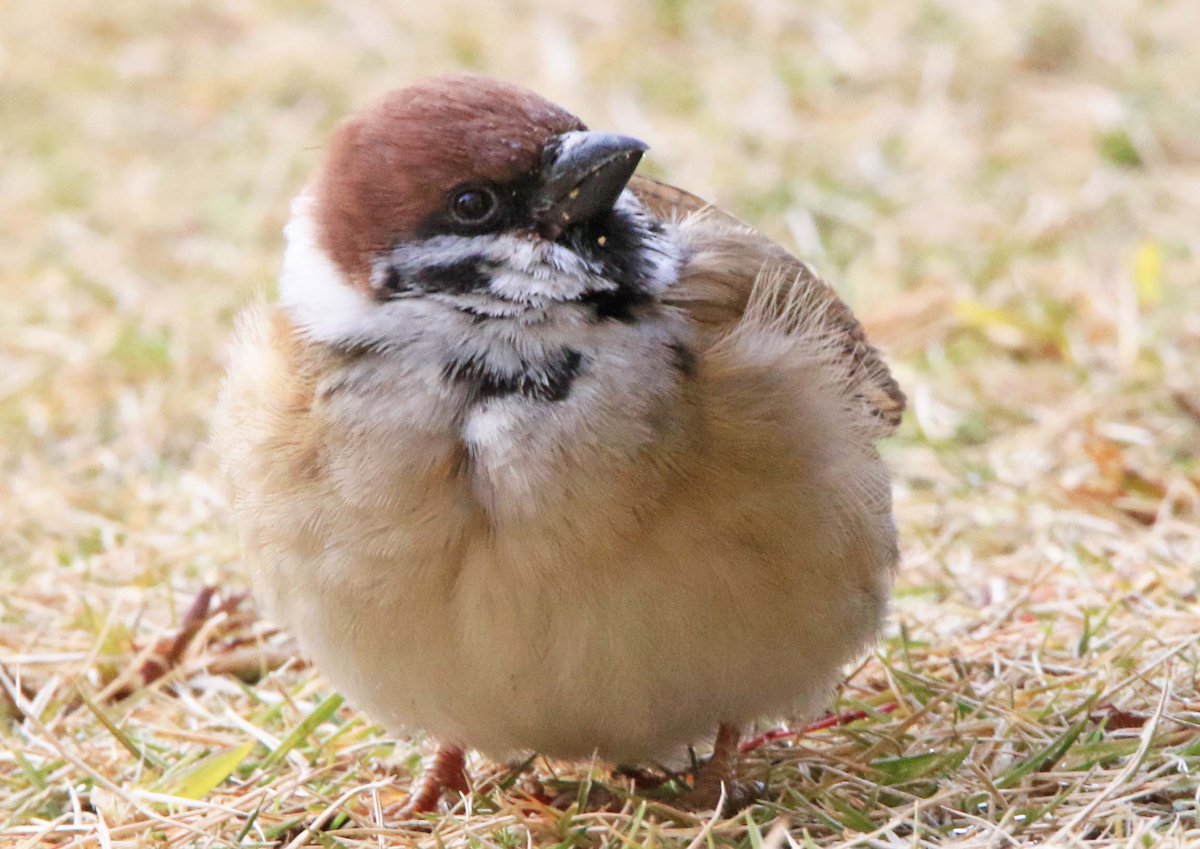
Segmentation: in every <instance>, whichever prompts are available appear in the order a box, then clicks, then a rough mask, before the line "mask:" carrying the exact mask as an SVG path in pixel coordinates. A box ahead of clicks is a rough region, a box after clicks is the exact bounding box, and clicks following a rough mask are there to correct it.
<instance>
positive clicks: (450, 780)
mask: <svg viewBox="0 0 1200 849" xmlns="http://www.w3.org/2000/svg"><path fill="white" fill-rule="evenodd" d="M468 790H470V787H469V786H468V784H467V761H466V754H465V753H464V752H463V750H462V749H460V748H459V747H458V746H438V750H437V751H436V752H435V753H434V755H433V760H432V761H430V762H429V765H428V766H427V767H425V773H424V774H423V775H422V776H421V781H420V783H418V784H417V785H416V786H415V787H414V788H413V789H412V792H411V793H409V796H408V801H407V802H405V803H404V804H403V805H402V806H401V807H400V808H399V810H398V811H397V812H396V813H397V814H399V815H400V816H410V815H412V814H426V813H429V812H430V811H434V810H437V804H438V801H439V800H440V799H441V798H442V796H443V795H444V794H445V793H446V791H452V792H455V793H466V792H468Z"/></svg>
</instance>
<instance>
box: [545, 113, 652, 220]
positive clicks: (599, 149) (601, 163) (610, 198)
mask: <svg viewBox="0 0 1200 849" xmlns="http://www.w3.org/2000/svg"><path fill="white" fill-rule="evenodd" d="M646 148H647V145H646V143H645V142H640V141H638V140H637V139H631V138H630V137H629V136H618V135H613V134H612V133H589V132H583V131H577V132H571V133H563V134H562V135H560V136H557V137H555V138H554V139H553V140H552V141H551V142H550V144H549V145H547V147H546V152H545V154H544V155H543V159H542V179H541V185H540V186H539V187H538V189H537V191H536V192H535V193H534V196H533V201H532V204H531V207H530V209H531V211H532V212H533V220H534V221H535V222H537V225H538V229H539V230H540V231H541V233H542V235H543V236H545V237H546V238H547V239H556V238H558V235H559V233H561V232H562V231H563V230H564V229H566V228H567V227H569V226H571V225H572V224H574V223H575V222H577V221H586V220H588V219H589V218H591V217H593V216H595V215H599V214H600V213H602V212H605V211H607V210H609V209H612V207H613V204H614V203H616V202H617V198H618V197H619V196H620V194H621V191H622V189H624V188H625V184H626V183H628V182H629V178H630V177H632V176H633V172H634V171H635V170H636V169H637V167H638V162H640V161H641V158H642V154H643V153H644V152H645V151H646Z"/></svg>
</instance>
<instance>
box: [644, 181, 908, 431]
mask: <svg viewBox="0 0 1200 849" xmlns="http://www.w3.org/2000/svg"><path fill="white" fill-rule="evenodd" d="M629 185H630V188H631V189H632V190H633V192H634V194H636V195H637V196H638V198H639V199H640V200H641V201H642V203H644V204H645V205H646V206H647V208H649V210H650V211H651V212H652V213H654V214H655V215H656V216H658V217H659V218H662V219H664V220H667V221H676V222H680V223H681V228H682V229H686V230H688V231H689V233H688V235H689V236H690V237H691V238H690V239H689V241H690V242H691V243H692V245H693V246H694V247H697V248H699V253H700V255H699V256H697V257H694V258H693V261H691V262H689V263H688V264H687V266H686V267H685V268H684V271H683V273H682V275H681V277H680V280H679V282H678V283H676V285H674V286H672V287H671V289H669V290H668V292H667V293H666V294H665V295H664V300H665V301H666V302H668V303H671V304H673V305H675V306H678V307H680V308H682V309H684V310H686V311H687V312H688V313H689V314H690V315H691V316H692V318H693V320H694V321H695V322H696V323H697V325H699V327H700V329H701V331H702V332H703V333H705V334H706V335H708V337H709V338H710V339H712V340H714V341H715V340H716V339H718V338H720V337H722V336H724V335H726V334H728V333H729V332H732V331H733V330H735V329H737V328H738V326H739V325H740V324H742V323H743V322H744V321H746V320H748V308H750V307H751V304H752V301H753V308H751V309H750V310H749V312H751V313H754V314H755V315H754V320H756V321H766V322H767V323H770V324H772V325H774V326H775V327H784V328H790V329H791V330H792V332H800V331H801V329H802V328H811V326H812V321H813V318H814V316H818V317H819V318H818V320H819V321H820V323H821V325H822V328H821V330H822V332H823V334H825V335H828V336H829V337H830V339H831V341H832V342H833V343H834V345H835V347H836V350H837V351H838V356H839V357H840V358H842V359H843V360H844V362H845V363H846V365H847V366H848V370H849V375H850V377H851V379H852V382H853V383H854V386H855V395H856V396H857V397H858V398H859V399H860V400H861V401H862V402H863V403H865V404H866V406H867V409H868V410H869V411H870V413H871V414H872V416H873V417H875V418H876V419H877V420H878V421H879V422H880V423H881V424H882V425H884V430H885V432H886V433H891V432H894V431H895V429H896V427H897V426H898V425H899V424H900V419H901V416H902V415H903V413H904V408H905V403H906V401H905V397H904V393H903V392H902V391H901V390H900V387H899V385H898V384H897V383H896V380H895V378H894V377H892V374H891V372H890V371H889V370H888V367H887V364H886V363H885V362H884V361H883V357H882V355H881V354H880V352H879V350H878V349H877V348H875V347H874V346H873V345H871V344H870V342H868V341H867V336H866V332H865V331H864V330H863V326H862V324H860V323H859V321H858V319H857V318H855V317H854V313H853V312H851V311H850V307H848V306H847V305H846V303H845V302H844V301H842V299H841V298H839V297H838V295H837V293H836V292H835V291H834V290H833V287H832V286H830V285H829V284H828V283H826V282H825V281H824V280H822V279H821V277H820V276H819V275H818V274H817V273H816V272H815V271H813V270H812V269H811V268H809V267H808V266H807V265H805V264H804V263H803V262H802V261H800V260H799V259H797V258H796V257H794V256H792V255H791V254H790V253H788V252H787V251H786V250H784V249H783V248H782V247H780V246H779V245H777V244H775V243H774V242H772V241H771V240H770V239H768V238H767V237H766V236H764V235H763V234H761V233H759V232H758V231H757V230H754V229H753V228H751V227H749V226H748V225H746V224H744V223H743V222H741V221H739V220H738V219H737V218H735V217H734V216H732V215H730V214H729V213H727V212H725V211H723V210H721V209H718V208H717V207H714V206H713V205H712V204H710V203H708V202H706V201H704V200H703V199H701V198H699V197H697V196H696V195H693V194H691V193H690V192H685V191H683V190H682V189H677V188H675V187H674V186H669V185H667V184H666V183H661V182H659V181H657V180H654V179H651V178H649V177H643V176H641V175H638V176H635V177H634V178H633V180H632V181H631V182H630V184H629ZM696 231H699V232H696ZM766 290H769V291H766ZM763 313H766V314H765V315H764V314H763Z"/></svg>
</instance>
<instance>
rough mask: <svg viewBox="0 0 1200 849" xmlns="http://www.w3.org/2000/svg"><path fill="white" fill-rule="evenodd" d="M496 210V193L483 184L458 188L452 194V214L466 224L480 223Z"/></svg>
mask: <svg viewBox="0 0 1200 849" xmlns="http://www.w3.org/2000/svg"><path fill="white" fill-rule="evenodd" d="M495 211H496V195H495V194H494V193H493V192H492V190H491V189H487V188H484V187H482V186H467V187H466V188H462V189H456V190H455V191H454V192H453V193H451V195H450V214H451V215H453V216H454V217H455V218H456V219H457V220H459V221H461V222H463V223H464V224H479V223H480V222H482V221H486V220H487V219H488V218H489V217H490V216H491V215H492V213H493V212H495Z"/></svg>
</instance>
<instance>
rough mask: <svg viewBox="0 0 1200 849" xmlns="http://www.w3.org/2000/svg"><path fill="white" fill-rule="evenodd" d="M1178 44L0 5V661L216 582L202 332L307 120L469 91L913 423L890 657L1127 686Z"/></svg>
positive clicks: (983, 4) (908, 425) (1181, 147)
mask: <svg viewBox="0 0 1200 849" xmlns="http://www.w3.org/2000/svg"><path fill="white" fill-rule="evenodd" d="M1197 45H1200V10H1198V8H1197V5H1196V3H1195V0H1098V2H1083V0H1078V2H1069V1H1068V0H1059V1H1058V2H1053V0H1012V2H1007V1H1006V2H1001V0H978V2H971V3H960V2H951V0H916V1H915V2H906V3H895V2H884V1H883V0H878V1H874V0H873V1H872V2H868V0H845V2H834V0H813V1H812V2H789V0H754V2H734V1H733V0H696V1H695V2H685V0H656V2H646V3H643V2H633V0H611V1H610V2H604V3H575V2H567V0H563V2H545V3H541V2H508V3H492V4H481V3H467V2H454V0H450V1H449V2H439V3H434V2H425V3H417V2H412V3H402V2H395V3H377V2H371V1H370V0H339V1H338V2H329V3H321V2H312V0H274V2H268V1H267V0H262V2H244V0H204V1H203V2H199V1H198V0H197V1H196V2H192V1H191V0H163V2H153V3H150V2H130V0H111V2H105V3H91V2H75V0H60V2H53V3H51V2H40V0H9V2H7V3H6V4H4V7H3V10H2V12H0V468H2V475H3V478H2V480H3V485H2V486H0V663H4V664H5V665H6V667H7V668H9V669H10V670H11V671H13V674H16V673H17V672H19V673H20V674H21V675H22V676H24V678H25V679H27V680H30V681H33V682H35V689H36V688H37V687H41V686H43V684H44V683H45V682H47V681H53V680H76V679H77V678H78V679H79V680H85V681H93V683H96V681H95V678H96V675H97V673H96V664H97V663H98V662H102V663H109V664H111V665H113V666H114V667H117V666H120V665H121V664H123V663H128V659H129V658H130V657H132V656H133V654H134V653H136V651H137V650H138V648H139V647H140V646H144V645H145V643H146V641H147V640H151V641H152V638H153V636H154V635H156V634H158V633H160V632H162V631H163V630H164V629H168V628H170V627H172V625H173V624H174V623H176V622H177V621H178V619H179V616H180V609H179V608H180V605H182V604H185V603H186V600H187V598H189V597H190V596H191V594H192V593H194V591H195V589H196V588H197V587H198V586H199V585H200V584H201V583H204V582H209V581H211V582H216V583H218V584H220V585H222V586H228V587H232V588H241V587H244V586H245V583H246V578H245V576H244V574H243V573H242V571H241V568H240V566H239V564H238V552H237V546H236V542H235V540H234V539H233V537H232V534H231V531H230V528H229V525H228V523H227V521H226V517H225V513H224V507H223V503H222V497H221V493H220V492H219V490H218V489H217V487H216V485H215V476H214V475H213V461H212V457H211V456H209V453H208V449H207V448H206V447H205V440H206V436H207V429H208V417H209V414H210V412H211V410H212V407H213V403H214V398H215V396H216V392H217V388H218V384H219V381H220V377H221V371H222V364H221V363H222V356H223V350H224V347H223V346H224V344H225V340H226V337H227V334H228V331H229V329H230V326H231V320H232V316H233V315H234V314H235V312H236V310H237V309H238V307H239V306H240V305H241V304H243V303H245V302H246V301H247V300H249V299H250V298H252V297H253V296H254V295H255V294H256V293H259V292H262V291H271V290H272V288H273V285H274V278H275V275H276V271H277V269H278V266H279V259H280V253H281V246H282V240H281V228H282V225H283V223H284V221H285V218H286V215H287V210H288V201H289V199H290V198H291V197H292V196H293V195H294V194H295V193H296V192H297V191H298V190H299V189H300V187H301V186H302V184H303V182H304V180H305V178H306V175H307V174H308V173H309V172H310V170H311V169H312V168H313V167H314V166H315V164H316V163H317V162H318V160H319V158H320V157H321V153H322V149H323V145H324V144H325V141H326V139H327V137H328V134H329V132H330V129H331V127H332V126H333V125H334V124H335V122H336V121H337V120H338V119H339V118H340V117H342V116H344V115H346V114H347V113H348V112H350V111H352V110H354V109H356V108H358V107H361V106H363V105H365V104H367V103H369V102H370V101H371V100H372V99H373V98H375V97H376V96H378V95H379V94H380V93H382V92H384V91H386V90H387V89H389V88H392V87H395V86H399V85H403V84H405V83H406V82H408V81H410V80H413V79H415V78H417V77H419V76H422V75H427V74H433V73H438V72H447V71H462V70H469V71H477V72H482V73H487V74H491V75H495V76H499V77H503V78H506V79H509V80H512V81H515V82H518V83H522V84H524V85H527V86H529V87H531V88H534V89H536V90H537V91H539V92H540V93H542V94H543V95H545V96H546V97H548V98H550V99H552V100H555V101H558V102H560V103H562V104H563V105H564V106H566V107H567V108H569V109H570V110H572V111H573V112H575V113H576V114H578V115H579V116H581V117H582V118H583V119H584V120H585V121H586V122H587V123H588V124H589V125H590V126H591V127H593V128H595V129H605V130H613V131H619V132H623V133H628V134H631V135H635V136H637V137H640V138H642V139H644V140H646V141H647V142H649V144H650V146H651V150H650V152H649V154H648V155H647V157H646V159H645V160H644V166H643V167H644V169H645V170H646V171H648V172H649V173H651V174H653V175H654V176H657V177H660V178H663V179H666V180H667V181H669V182H672V183H674V184H677V185H679V186H682V187H685V188H687V189H689V190H691V191H693V192H695V193H697V194H700V195H701V196H703V197H705V198H707V199H709V200H711V201H713V202H715V203H718V204H720V205H722V206H724V207H726V208H727V209H729V210H730V211H732V212H733V213H735V214H736V215H738V216H740V217H742V218H743V219H745V220H746V221H748V222H750V223H752V224H753V225H755V226H757V227H759V228H761V229H763V230H764V231H766V232H767V233H769V234H770V235H772V236H773V237H775V238H777V239H778V240H780V241H781V242H782V243H783V244H784V245H786V246H788V247H789V248H790V249H792V250H794V251H796V252H797V253H798V254H799V255H800V256H802V257H803V258H805V259H806V260H808V261H809V262H810V263H811V264H813V265H814V266H815V267H816V268H817V269H818V270H819V271H820V272H821V273H822V274H823V275H824V276H826V277H827V278H828V279H830V280H831V281H832V282H833V283H834V285H835V286H836V287H837V288H838V289H839V291H841V292H842V293H843V295H844V297H845V298H846V299H847V300H848V301H849V302H850V303H851V304H852V305H853V306H854V308H855V309H856V310H857V311H858V312H859V313H860V315H861V316H862V317H863V318H864V320H865V322H866V324H867V325H868V328H869V329H870V331H871V333H872V335H873V337H874V339H875V340H876V341H877V342H878V343H879V344H880V345H881V346H882V347H883V348H884V349H885V350H886V351H887V352H888V355H889V357H890V359H891V361H892V362H893V363H894V365H895V370H896V372H897V374H898V377H899V379H900V382H901V384H902V385H903V386H904V388H905V389H906V391H907V392H908V394H909V396H910V399H911V413H910V414H909V415H908V417H907V419H906V422H905V425H904V427H903V430H902V432H901V435H900V436H899V438H897V439H895V440H893V441H891V442H890V443H889V445H888V446H887V448H886V450H887V453H888V455H889V458H890V460H891V462H892V463H893V465H894V467H895V468H896V470H897V480H896V497H897V510H898V515H899V520H900V524H901V536H902V540H903V544H904V550H905V563H906V565H905V569H904V572H903V575H902V578H901V583H900V586H899V588H898V600H897V607H896V618H897V622H898V625H897V630H898V632H899V631H900V630H903V632H904V633H905V634H906V635H909V636H912V638H913V639H914V640H918V641H921V644H922V645H924V646H926V647H927V649H928V650H929V651H931V652H935V653H936V652H937V651H939V650H940V651H950V650H951V649H953V650H955V651H962V652H969V651H971V649H970V648H969V646H970V645H972V643H971V640H973V639H975V638H978V639H979V640H980V643H979V652H980V653H981V656H983V655H986V654H987V652H986V651H985V648H984V641H985V638H986V639H987V640H991V641H992V643H991V645H992V646H993V647H994V646H995V645H997V644H998V643H997V642H996V641H1000V643H999V644H1002V645H1004V646H1008V647H1009V649H1010V654H1011V655H1012V656H1014V657H1018V656H1022V655H1027V654H1028V653H1029V652H1036V651H1042V652H1048V653H1050V654H1054V653H1055V652H1061V654H1062V657H1064V658H1069V659H1070V660H1071V662H1072V663H1075V664H1079V665H1081V667H1082V668H1083V669H1086V670H1090V672H1089V674H1096V675H1100V676H1101V677H1103V676H1105V675H1108V674H1113V675H1116V674H1118V672H1115V671H1112V670H1118V671H1119V670H1122V669H1127V668H1133V667H1137V666H1138V663H1139V662H1140V659H1141V658H1143V657H1144V656H1145V653H1146V652H1148V651H1149V648H1148V643H1147V640H1151V642H1153V641H1155V640H1157V641H1159V642H1158V643H1157V644H1158V645H1163V644H1164V643H1163V642H1162V641H1167V642H1168V643H1169V639H1170V635H1172V634H1175V635H1179V636H1180V637H1181V638H1183V637H1185V636H1186V635H1187V634H1188V633H1195V630H1196V627H1197V622H1198V621H1200V620H1198V619H1197V616H1196V592H1197V580H1198V578H1200V532H1198V531H1197V518H1198V516H1200V462H1198V460H1197V455H1198V454H1200V285H1198V283H1200V49H1198V48H1197ZM1027 606H1028V607H1027ZM1014 611H1020V612H1021V614H1020V615H1019V616H1015V617H1014ZM1101 615H1103V617H1104V621H1105V622H1107V623H1110V626H1111V628H1112V630H1111V631H1110V636H1109V638H1107V639H1106V640H1105V641H1096V640H1092V645H1091V647H1090V648H1089V647H1087V646H1084V652H1083V653H1082V654H1081V653H1080V651H1079V649H1080V638H1081V635H1091V634H1092V633H1093V631H1094V622H1095V621H1096V620H1097V618H1098V617H1100V616H1101ZM1022 616H1027V617H1030V618H1029V619H1023V618H1021V617H1022ZM1085 642H1086V640H1085ZM1101 643H1102V645H1101ZM1098 645H1099V646H1100V648H1097V646H1098ZM886 649H887V647H886V646H885V650H886ZM1101 650H1102V651H1104V652H1107V653H1108V654H1105V655H1104V656H1103V657H1099V656H1092V655H1089V654H1088V652H1089V651H1090V652H1093V653H1094V652H1096V651H1101ZM1189 651H1190V652H1191V653H1190V655H1187V656H1190V657H1191V658H1192V663H1193V664H1194V663H1195V662H1197V661H1196V653H1195V651H1194V649H1192V650H1189ZM1122 659H1123V660H1122ZM1122 662H1124V663H1125V666H1122V665H1121V664H1122ZM1130 664H1132V667H1130V666H1129V665H1130ZM298 674H308V673H298ZM89 676H91V677H89ZM102 677H103V676H101V678H102ZM99 683H101V684H102V683H103V681H102V680H101V681H100V682H99ZM98 685H99V684H97V686H98ZM1189 687H1190V689H1189ZM1180 688H1182V690H1181V689H1180ZM1175 691H1176V692H1177V693H1180V692H1185V691H1186V692H1190V693H1193V694H1194V692H1195V684H1194V682H1193V683H1191V684H1190V685H1189V684H1186V683H1179V684H1178V685H1177V686H1176V690H1175ZM1147 692H1148V694H1143V696H1136V697H1134V701H1135V702H1138V703H1141V702H1146V703H1153V701H1154V699H1156V698H1157V691H1153V690H1151V691H1147ZM53 698H54V697H53V696H52V695H51V696H47V697H46V699H47V700H48V702H52V701H53ZM1181 698H1182V696H1181ZM1139 699H1140V700H1141V702H1139ZM147 733H149V732H147ZM110 743H111V741H110ZM104 752H105V753H104V754H101V753H95V757H97V758H99V759H101V760H102V759H104V758H106V757H110V754H111V753H109V750H108V749H107V748H106V749H105V750H104ZM119 754H120V753H119V751H118V755H119ZM111 756H112V757H117V755H111Z"/></svg>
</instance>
